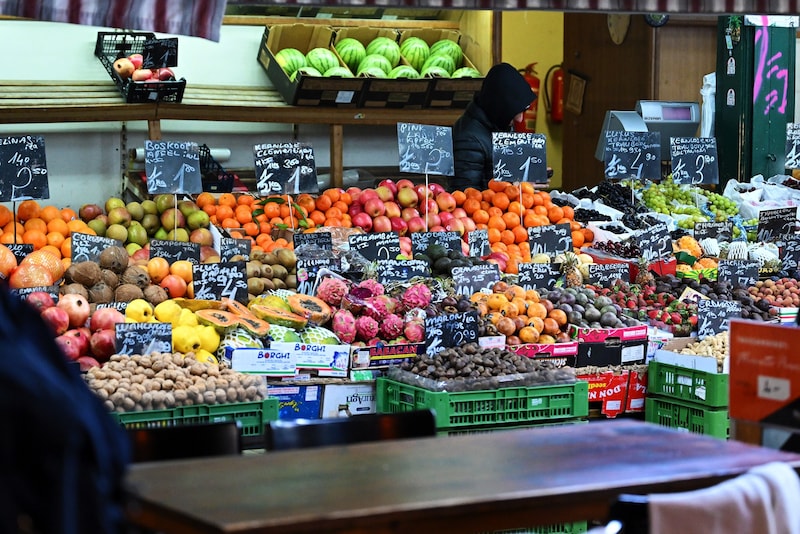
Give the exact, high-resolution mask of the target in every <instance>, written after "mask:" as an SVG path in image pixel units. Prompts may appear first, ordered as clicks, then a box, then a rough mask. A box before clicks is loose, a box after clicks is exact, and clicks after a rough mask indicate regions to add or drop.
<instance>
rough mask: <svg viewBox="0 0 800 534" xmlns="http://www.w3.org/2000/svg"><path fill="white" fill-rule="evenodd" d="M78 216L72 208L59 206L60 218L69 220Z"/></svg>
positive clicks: (65, 220)
mask: <svg viewBox="0 0 800 534" xmlns="http://www.w3.org/2000/svg"><path fill="white" fill-rule="evenodd" d="M77 218H78V214H77V213H76V212H75V210H74V209H72V208H61V220H62V221H64V222H69V221H72V220H74V219H77Z"/></svg>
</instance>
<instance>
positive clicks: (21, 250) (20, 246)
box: [6, 243, 33, 263]
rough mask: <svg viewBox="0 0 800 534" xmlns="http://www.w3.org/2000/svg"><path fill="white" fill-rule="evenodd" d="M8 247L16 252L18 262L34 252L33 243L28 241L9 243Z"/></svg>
mask: <svg viewBox="0 0 800 534" xmlns="http://www.w3.org/2000/svg"><path fill="white" fill-rule="evenodd" d="M6 247H8V250H10V251H11V252H13V253H14V257H15V258H17V263H19V262H21V261H22V260H23V259H24V258H25V256H27V255H28V254H30V253H31V252H33V245H29V244H27V243H8V244H7V245H6Z"/></svg>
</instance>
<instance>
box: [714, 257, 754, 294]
mask: <svg viewBox="0 0 800 534" xmlns="http://www.w3.org/2000/svg"><path fill="white" fill-rule="evenodd" d="M717 280H718V281H719V282H730V284H731V286H732V287H733V288H734V289H737V288H743V289H747V288H748V287H751V286H754V285H756V282H758V262H757V261H752V260H720V262H719V264H718V265H717Z"/></svg>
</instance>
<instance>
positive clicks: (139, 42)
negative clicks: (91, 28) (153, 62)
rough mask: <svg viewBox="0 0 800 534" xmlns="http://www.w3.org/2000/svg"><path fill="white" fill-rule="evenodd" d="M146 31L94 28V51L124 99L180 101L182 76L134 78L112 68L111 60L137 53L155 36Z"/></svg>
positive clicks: (182, 85) (133, 100)
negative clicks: (146, 80) (159, 79)
mask: <svg viewBox="0 0 800 534" xmlns="http://www.w3.org/2000/svg"><path fill="white" fill-rule="evenodd" d="M155 37H156V36H155V34H153V33H150V32H124V33H122V32H98V33H97V43H96V44H95V48H94V55H95V56H97V58H98V59H99V60H100V63H102V64H103V66H104V67H105V69H106V71H107V72H108V74H109V76H111V79H112V80H114V83H115V84H116V85H117V87H118V88H119V90H120V92H121V93H122V96H123V97H124V98H125V101H126V102H128V103H145V102H180V101H181V100H183V91H184V90H185V89H186V80H185V79H184V78H181V79H180V80H166V81H160V82H134V81H133V80H131V79H128V78H122V77H121V76H120V75H119V74H117V72H116V71H115V70H114V66H113V65H114V61H116V60H117V59H119V58H121V57H128V56H129V55H131V54H141V53H142V51H144V43H145V42H146V41H148V40H150V39H155Z"/></svg>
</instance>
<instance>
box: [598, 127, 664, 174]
mask: <svg viewBox="0 0 800 534" xmlns="http://www.w3.org/2000/svg"><path fill="white" fill-rule="evenodd" d="M603 162H604V164H605V171H604V174H605V177H606V178H608V179H609V180H625V179H629V178H630V179H634V180H641V179H643V178H647V179H651V180H652V179H657V178H661V134H659V132H627V131H623V130H606V149H605V152H604V153H603Z"/></svg>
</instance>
